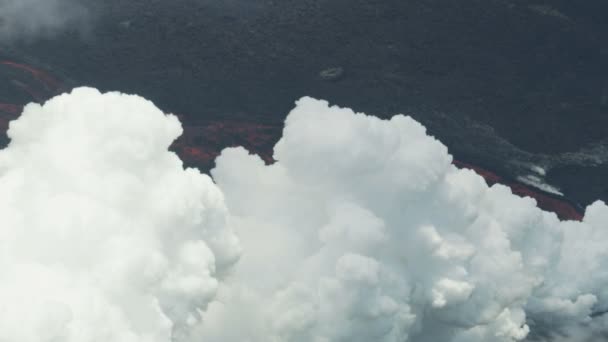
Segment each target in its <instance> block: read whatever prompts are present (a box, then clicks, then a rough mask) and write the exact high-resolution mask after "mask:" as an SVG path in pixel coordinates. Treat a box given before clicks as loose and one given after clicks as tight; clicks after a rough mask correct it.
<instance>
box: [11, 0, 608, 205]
mask: <svg viewBox="0 0 608 342" xmlns="http://www.w3.org/2000/svg"><path fill="white" fill-rule="evenodd" d="M95 11H96V13H97V15H98V20H97V26H96V28H95V29H94V30H93V31H92V32H91V34H90V36H89V37H88V39H85V40H83V39H81V38H80V36H78V35H76V34H66V35H64V36H59V37H57V38H55V39H50V40H45V41H38V42H35V43H27V44H25V43H24V44H21V45H20V46H17V47H14V48H17V49H19V50H21V52H22V53H23V54H24V55H28V56H36V57H38V58H42V57H43V58H44V61H45V62H46V63H48V64H50V65H53V66H54V67H55V68H58V69H59V70H65V71H67V72H68V73H69V74H70V75H71V76H72V77H74V78H75V79H76V80H78V81H79V82H80V84H87V85H94V86H96V87H99V88H101V89H104V90H121V91H125V92H134V93H138V94H141V95H143V96H145V97H147V98H150V99H152V100H154V101H155V102H156V103H157V104H158V105H159V106H160V107H162V108H163V109H165V110H167V111H174V112H178V113H181V114H183V115H184V116H187V117H189V118H190V120H192V121H193V122H194V121H201V120H211V119H221V118H224V119H225V118H231V117H247V118H249V120H252V121H255V122H258V123H262V124H265V123H275V122H280V121H281V120H282V119H283V118H284V116H285V114H286V113H287V112H288V111H289V110H290V109H291V107H292V105H293V101H294V100H295V99H297V98H299V97H301V96H303V95H310V96H315V97H319V98H325V99H328V100H329V101H330V102H332V103H336V104H339V105H343V106H349V107H352V108H354V109H355V110H359V111H365V112H367V113H370V114H375V115H378V116H380V117H387V116H388V115H391V114H394V113H399V112H403V113H408V114H411V115H412V116H414V118H416V119H417V120H419V121H421V122H422V123H423V124H425V125H426V126H427V127H428V128H429V130H430V132H431V133H432V134H434V135H436V136H437V137H438V138H439V139H440V140H442V141H444V142H445V143H446V144H447V145H448V146H449V148H450V150H451V152H452V153H454V154H455V155H456V156H457V157H459V158H462V159H465V160H468V161H471V162H473V163H475V164H477V165H483V166H485V167H486V168H489V169H492V170H499V171H500V173H501V174H506V175H509V176H510V177H512V178H516V177H518V176H521V175H522V174H524V173H525V172H529V168H530V167H531V165H536V164H539V165H540V166H543V167H546V168H547V169H548V174H547V178H548V179H550V180H552V181H554V182H556V184H555V185H557V186H559V187H561V188H562V190H563V192H565V194H566V195H567V196H569V197H571V198H573V199H574V200H575V201H577V202H579V203H582V204H587V203H588V202H589V201H590V200H591V199H592V198H595V197H597V196H599V197H600V198H603V199H605V200H607V199H608V195H606V194H605V193H604V192H602V191H597V190H596V189H604V188H605V184H606V183H605V181H603V180H601V179H602V177H600V176H599V174H598V176H593V177H589V178H588V179H587V180H586V181H585V182H583V181H578V180H577V179H576V178H578V177H579V175H580V173H578V172H577V171H576V170H594V171H585V172H586V173H585V174H589V172H603V170H605V167H604V166H602V165H604V164H599V165H598V164H593V163H590V162H588V161H583V162H578V161H576V160H578V159H577V158H574V159H572V158H570V159H568V158H565V157H564V156H572V155H579V156H582V155H585V153H587V152H586V151H596V152H597V151H601V150H602V146H605V144H606V141H608V128H607V127H608V106H607V105H606V101H607V100H606V98H607V96H608V95H606V89H608V45H607V44H606V39H605V37H606V35H607V34H608V21H606V20H605V14H606V13H608V3H606V1H603V0H587V1H584V2H574V1H566V0H545V1H528V0H510V1H509V0H465V1H457V2H455V1H450V0H420V1H403V0H371V1H370V0H366V1H363V0H282V1H270V0H247V1H244V0H230V1H222V2H218V1H212V0H175V1H144V0H131V1H121V0H108V1H104V2H103V3H99V4H97V5H96V7H95ZM332 66H340V67H341V68H343V70H347V71H348V74H347V75H346V76H345V77H341V78H339V80H338V81H335V82H327V81H325V80H323V78H321V77H319V72H320V71H322V70H326V69H327V68H329V67H332ZM597 153H599V152H597ZM602 158H603V157H602ZM563 170H568V171H563ZM574 184H579V185H580V187H578V186H575V185H574Z"/></svg>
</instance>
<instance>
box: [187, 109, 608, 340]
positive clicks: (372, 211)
mask: <svg viewBox="0 0 608 342" xmlns="http://www.w3.org/2000/svg"><path fill="white" fill-rule="evenodd" d="M274 158H275V159H276V160H277V162H276V163H274V164H273V165H265V164H264V163H263V162H262V160H261V159H260V158H258V157H257V156H253V155H249V154H248V153H247V152H246V151H245V150H244V149H242V148H234V149H228V150H225V151H224V152H223V153H222V155H221V156H220V157H219V158H218V159H217V160H216V165H217V167H216V168H215V169H214V170H213V171H212V175H213V178H214V180H215V181H216V182H217V183H218V185H219V186H220V188H221V189H222V190H223V191H224V194H225V196H226V201H227V205H228V208H229V210H230V212H231V216H232V217H233V222H234V223H235V225H234V227H235V229H236V232H237V235H239V238H240V239H241V243H242V246H243V259H242V260H241V262H240V263H239V264H238V265H237V266H236V271H235V273H234V274H233V275H232V276H231V277H230V278H229V279H227V280H226V282H225V283H224V284H223V285H221V286H220V292H219V299H218V300H217V301H216V302H214V303H213V304H211V306H210V308H209V310H208V311H207V312H206V313H205V314H204V315H203V324H202V326H201V327H200V328H199V329H198V335H196V336H197V337H199V338H200V340H204V341H225V342H237V341H252V342H253V341H255V342H262V341H277V342H278V341H281V342H283V341H284V342H287V341H290V342H291V341H293V342H307V341H319V342H320V341H327V342H329V341H336V342H337V341H340V342H341V341H344V342H346V341H361V342H369V341H391V342H392V341H394V342H397V341H399V342H402V341H416V342H436V341H458V342H475V341H480V342H481V341H484V342H485V341H493V342H499V341H517V340H523V339H525V338H527V336H528V335H529V332H530V330H531V329H532V332H533V334H531V335H530V336H547V335H548V334H550V335H552V336H558V335H562V336H570V337H571V338H572V339H571V340H573V341H578V340H577V339H576V338H574V337H573V336H574V335H573V334H577V335H576V336H578V337H581V335H580V334H579V333H580V332H582V331H588V330H585V328H584V326H585V325H589V324H591V323H592V322H599V321H600V319H599V318H596V319H595V320H592V319H591V317H590V315H591V314H592V313H594V312H601V311H605V310H606V309H608V287H606V286H605V285H606V284H607V283H608V253H607V252H606V248H605V246H607V245H608V207H607V206H606V205H605V204H603V203H601V202H597V203H595V204H594V205H592V206H590V207H589V208H588V209H587V213H586V216H585V219H584V221H583V222H560V221H559V220H558V219H557V217H556V216H555V215H554V214H552V213H547V212H543V211H541V210H540V209H538V208H537V207H536V203H535V202H534V200H532V199H530V198H520V197H518V196H515V195H513V194H512V193H511V191H510V189H508V188H507V187H504V186H501V185H495V186H492V187H488V186H487V185H486V183H485V182H484V180H483V179H482V178H481V177H480V176H478V175H477V174H475V173H474V172H472V171H469V170H459V169H457V168H456V167H454V166H453V165H451V160H452V158H451V156H450V155H449V154H448V152H447V149H446V147H445V146H443V145H442V144H441V143H440V142H439V141H437V140H435V139H434V138H432V137H430V136H428V135H427V133H426V132H425V129H424V127H422V126H421V125H420V124H419V123H417V122H416V121H414V120H413V119H411V118H410V117H405V116H401V115H398V116H395V117H393V118H392V119H391V120H380V119H378V118H375V117H371V116H366V115H364V114H356V113H354V112H352V111H351V110H349V109H343V108H338V107H330V106H328V104H327V102H324V101H318V100H314V99H311V98H303V99H301V100H300V101H298V103H297V106H296V108H295V109H294V110H293V111H292V112H291V113H290V114H289V116H288V117H287V120H286V126H285V129H284V132H283V137H282V139H281V140H280V141H279V142H278V143H277V145H276V146H275V149H274ZM236 322H239V323H236ZM231 326H238V329H230V328H229V327H231ZM599 330H601V329H599ZM604 331H606V330H604ZM194 340H196V339H194Z"/></svg>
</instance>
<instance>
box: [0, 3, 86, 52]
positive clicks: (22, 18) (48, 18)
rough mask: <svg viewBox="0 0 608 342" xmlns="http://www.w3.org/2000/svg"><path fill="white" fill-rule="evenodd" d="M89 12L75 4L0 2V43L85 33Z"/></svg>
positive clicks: (84, 7)
mask: <svg viewBox="0 0 608 342" xmlns="http://www.w3.org/2000/svg"><path fill="white" fill-rule="evenodd" d="M89 20H90V12H89V9H88V7H87V6H85V5H84V4H83V1H78V0H0V43H12V42H14V41H17V40H31V39H36V38H48V37H52V36H53V35H56V34H58V33H60V32H63V31H65V30H72V31H77V32H83V31H85V30H86V29H87V28H88V26H89V24H88V22H89Z"/></svg>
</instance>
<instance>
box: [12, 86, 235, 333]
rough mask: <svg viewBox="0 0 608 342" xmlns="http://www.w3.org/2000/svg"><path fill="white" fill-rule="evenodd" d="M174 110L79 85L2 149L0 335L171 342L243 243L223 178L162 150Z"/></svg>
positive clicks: (25, 121) (30, 111)
mask: <svg viewBox="0 0 608 342" xmlns="http://www.w3.org/2000/svg"><path fill="white" fill-rule="evenodd" d="M181 132H182V128H181V126H180V123H179V122H178V120H177V118H176V117H174V116H165V115H164V114H163V113H162V112H161V111H160V110H158V109H157V108H156V107H154V105H153V104H152V103H150V102H148V101H146V100H144V99H142V98H140V97H136V96H127V95H121V94H118V93H109V94H105V95H101V94H100V93H99V92H97V91H96V90H92V89H78V90H75V91H74V92H73V93H72V94H71V95H62V96H59V97H56V98H54V99H52V100H50V101H49V102H47V103H46V104H45V105H44V106H39V105H37V104H30V105H28V106H27V107H26V108H25V109H24V112H23V114H22V115H21V117H20V118H19V119H18V120H16V121H13V122H11V124H10V128H9V131H8V134H9V137H10V138H11V143H10V145H9V146H8V147H7V148H6V149H4V150H2V151H0V219H1V224H0V269H1V270H2V272H0V341H6V342H59V341H61V342H101V341H113V342H168V341H171V335H174V336H179V334H181V333H182V331H184V330H185V329H184V328H185V327H186V326H188V325H191V324H194V323H195V322H196V320H197V317H198V316H199V315H198V312H199V311H200V310H201V309H204V307H205V305H206V304H207V303H208V302H209V301H210V300H211V299H213V297H214V296H215V292H216V290H217V285H218V278H217V277H219V276H221V274H222V273H223V272H226V271H227V269H228V268H229V267H230V265H231V264H233V263H234V262H235V261H236V259H237V258H238V255H239V253H240V249H239V246H238V241H237V239H236V237H235V236H234V235H233V234H232V231H231V230H230V229H229V227H228V216H227V211H226V207H225V205H224V200H223V197H222V194H221V192H220V190H219V189H218V188H217V187H216V186H215V185H214V184H213V182H212V180H211V179H210V178H209V177H208V176H207V175H202V174H200V173H199V172H198V170H193V169H187V170H184V169H183V167H182V163H181V161H180V160H179V158H178V157H177V156H176V155H175V154H173V153H171V152H168V147H169V145H170V144H171V143H172V141H173V140H174V139H175V138H176V137H177V136H179V135H180V134H181Z"/></svg>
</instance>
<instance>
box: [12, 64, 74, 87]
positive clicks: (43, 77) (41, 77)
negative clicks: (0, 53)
mask: <svg viewBox="0 0 608 342" xmlns="http://www.w3.org/2000/svg"><path fill="white" fill-rule="evenodd" d="M0 64H3V65H6V66H10V67H12V68H15V69H20V70H23V71H26V72H28V73H29V74H31V75H32V76H33V77H34V78H36V79H37V80H38V81H39V82H40V83H41V84H43V85H44V86H45V88H46V89H47V90H48V91H51V92H54V91H56V90H58V89H61V88H62V85H61V83H59V81H57V80H56V79H55V78H54V77H53V76H51V75H49V74H48V73H46V72H44V71H42V70H38V69H36V68H33V67H31V66H29V65H25V64H21V63H16V62H12V61H1V62H0Z"/></svg>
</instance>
